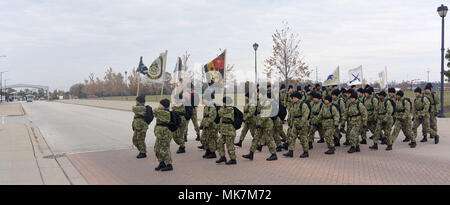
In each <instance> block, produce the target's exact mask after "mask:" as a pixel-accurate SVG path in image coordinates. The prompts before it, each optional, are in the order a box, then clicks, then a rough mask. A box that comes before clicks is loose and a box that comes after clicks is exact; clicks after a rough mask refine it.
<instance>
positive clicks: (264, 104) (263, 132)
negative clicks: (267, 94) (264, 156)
mask: <svg viewBox="0 0 450 205" xmlns="http://www.w3.org/2000/svg"><path fill="white" fill-rule="evenodd" d="M260 103H261V104H260V106H258V109H260V110H261V111H260V112H259V113H258V115H257V116H256V126H257V127H261V128H259V132H258V133H257V134H256V137H254V138H253V140H252V145H251V147H250V152H253V153H254V152H255V151H256V146H257V144H258V142H260V141H261V144H266V145H267V146H268V147H269V151H270V153H271V154H275V153H276V147H275V142H274V140H273V121H272V119H270V112H271V110H272V103H271V100H270V99H267V98H264V97H263V98H261V99H260Z"/></svg>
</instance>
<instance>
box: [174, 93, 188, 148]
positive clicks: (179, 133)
mask: <svg viewBox="0 0 450 205" xmlns="http://www.w3.org/2000/svg"><path fill="white" fill-rule="evenodd" d="M172 110H173V111H174V112H176V113H177V114H178V115H179V116H180V118H181V123H180V127H179V128H178V129H177V130H176V131H175V133H174V136H173V141H175V143H177V145H179V146H180V148H184V147H185V146H184V132H185V131H184V130H185V129H186V127H187V126H186V125H187V120H186V117H185V114H186V109H185V107H184V104H183V103H182V101H179V100H175V103H174V105H173V107H172Z"/></svg>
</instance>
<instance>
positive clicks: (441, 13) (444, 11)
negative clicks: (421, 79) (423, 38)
mask: <svg viewBox="0 0 450 205" xmlns="http://www.w3.org/2000/svg"><path fill="white" fill-rule="evenodd" d="M447 11H448V8H447V7H446V6H444V4H441V6H440V7H438V9H437V12H438V13H439V16H440V17H441V18H442V44H441V112H440V113H439V116H438V117H445V115H444V51H445V50H444V19H445V16H446V15H447Z"/></svg>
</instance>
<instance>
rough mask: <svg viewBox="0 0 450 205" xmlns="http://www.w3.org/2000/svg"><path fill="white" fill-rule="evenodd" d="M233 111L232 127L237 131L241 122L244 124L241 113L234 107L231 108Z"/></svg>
mask: <svg viewBox="0 0 450 205" xmlns="http://www.w3.org/2000/svg"><path fill="white" fill-rule="evenodd" d="M233 110H234V122H233V127H234V129H236V130H238V129H241V125H242V122H244V114H242V112H241V111H240V110H239V109H237V108H236V107H233Z"/></svg>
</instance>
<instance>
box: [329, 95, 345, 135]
mask: <svg viewBox="0 0 450 205" xmlns="http://www.w3.org/2000/svg"><path fill="white" fill-rule="evenodd" d="M331 103H333V104H334V105H336V106H337V107H339V108H340V110H341V113H340V119H339V125H340V127H342V126H345V121H344V112H345V100H344V99H343V98H341V97H337V98H335V99H334V100H333V101H332V102H331ZM340 137H341V135H340V130H339V127H338V128H335V131H334V138H335V139H338V140H339V139H340Z"/></svg>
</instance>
